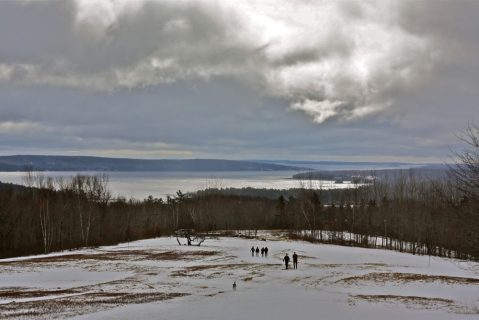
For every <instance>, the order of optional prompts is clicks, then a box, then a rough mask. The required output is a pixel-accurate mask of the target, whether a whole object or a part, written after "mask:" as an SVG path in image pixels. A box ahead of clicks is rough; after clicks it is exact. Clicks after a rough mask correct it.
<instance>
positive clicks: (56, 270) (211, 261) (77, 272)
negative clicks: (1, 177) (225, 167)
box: [0, 233, 479, 320]
mask: <svg viewBox="0 0 479 320" xmlns="http://www.w3.org/2000/svg"><path fill="white" fill-rule="evenodd" d="M262 235H264V233H262ZM267 239H268V240H267V241H258V240H248V239H240V238H219V239H207V240H206V241H205V242H204V244H203V245H202V246H201V247H187V246H181V247H180V246H178V244H177V243H176V239H175V238H157V239H150V240H142V241H136V242H132V243H130V244H121V245H118V246H112V247H102V248H98V249H96V250H91V249H89V250H80V251H78V252H76V254H82V255H83V254H85V255H89V256H87V257H86V258H85V259H74V257H72V253H71V252H69V253H63V254H55V255H52V256H51V257H52V258H54V259H53V260H52V261H51V262H49V261H48V259H46V257H48V256H45V255H43V256H40V257H41V260H40V261H42V262H38V263H35V259H34V258H33V257H26V258H23V259H10V260H0V271H1V274H0V318H2V317H1V315H4V316H5V317H6V318H7V319H9V318H12V319H13V318H15V317H16V316H19V315H20V314H21V310H24V311H28V310H33V312H35V310H36V311H37V313H36V314H35V313H33V315H28V314H27V315H23V316H24V317H25V318H27V319H30V318H31V319H42V318H44V319H49V318H67V317H73V318H75V319H185V320H186V319H195V320H200V319H292V318H293V319H294V318H295V317H299V316H301V317H309V318H312V317H314V318H315V319H352V318H354V319H388V320H393V319H406V318H410V319H434V320H441V319H448V320H449V319H475V318H479V264H478V263H474V262H469V261H460V260H452V259H443V258H435V257H432V258H431V259H429V257H427V256H414V255H411V254H404V253H398V252H393V251H386V250H373V249H362V248H351V247H341V246H332V245H322V244H310V243H306V242H298V241H287V240H278V237H274V236H271V235H270V236H267ZM253 245H254V246H255V247H256V246H258V247H260V248H261V247H263V246H268V248H269V256H268V257H267V258H265V257H261V255H260V256H259V257H256V256H254V257H252V256H251V252H250V248H251V246H253ZM293 251H296V252H297V253H298V254H299V255H300V260H299V268H298V270H284V265H283V264H282V261H281V259H282V257H283V256H284V254H285V253H286V252H288V253H289V254H290V256H291V254H292V253H293ZM92 254H94V255H98V256H91V255H92ZM62 255H64V256H65V257H66V258H65V259H64V260H62V259H61V257H62ZM78 257H81V256H78ZM352 277H353V278H352ZM234 281H236V283H237V286H238V287H237V290H236V291H233V290H232V284H233V282H234ZM53 289H56V290H59V289H71V290H72V292H60V291H59V292H52V293H51V294H44V292H43V291H45V290H53ZM35 290H37V291H38V290H43V291H41V293H42V294H39V295H38V296H35V295H29V293H31V292H34V291H35ZM6 292H10V293H6ZM12 292H19V293H25V292H26V293H27V294H26V295H25V296H16V297H14V296H13V295H14V294H13V293H12ZM154 293H157V294H158V293H183V294H188V295H185V296H179V297H169V298H171V299H160V298H158V297H156V298H155V297H151V298H149V300H148V299H147V300H143V301H140V300H141V299H140V300H135V299H136V298H134V297H132V296H128V297H126V296H125V297H123V296H122V297H123V298H124V300H121V301H116V300H115V302H111V303H104V302H102V303H99V301H103V300H102V299H113V298H112V297H113V296H114V295H115V294H116V295H118V296H121V295H123V294H125V295H127V294H128V295H139V294H145V295H146V294H151V295H152V294H154ZM95 294H98V296H96V295H95ZM103 295H106V296H107V297H104V296H103ZM110 295H111V297H110ZM123 298H122V299H123ZM47 299H52V300H54V301H57V300H58V299H60V300H58V301H60V302H61V303H62V307H61V308H57V307H51V308H49V307H45V305H40V303H42V302H45V301H46V300H47ZM62 299H63V300H62ZM68 299H74V302H75V303H72V304H71V306H69V303H68V302H69V301H70V300H68ZM82 299H83V300H82ZM13 300H14V301H15V303H14V304H15V305H14V306H15V308H13V307H12V303H13V302H12V301H13ZM65 301H66V302H65ZM85 301H86V302H87V303H83V302H85ZM140 302H144V303H140ZM36 303H38V305H37V304H36ZM82 303H83V304H82ZM41 308H44V309H42V311H41V312H40V311H38V310H40V309H41ZM45 308H46V309H45Z"/></svg>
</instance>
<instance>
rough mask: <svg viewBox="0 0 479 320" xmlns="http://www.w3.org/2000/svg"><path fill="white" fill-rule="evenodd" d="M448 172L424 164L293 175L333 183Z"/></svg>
mask: <svg viewBox="0 0 479 320" xmlns="http://www.w3.org/2000/svg"><path fill="white" fill-rule="evenodd" d="M448 170H449V167H448V165H446V164H425V165H417V166H413V167H409V168H404V167H399V168H391V169H370V170H318V171H309V172H300V173H297V174H294V175H293V177H292V178H293V179H297V180H335V181H354V180H357V181H363V180H364V178H368V177H369V178H379V179H384V178H395V177H399V176H400V175H404V174H406V175H414V176H415V177H417V178H422V179H436V178H442V177H445V176H446V175H447V172H448Z"/></svg>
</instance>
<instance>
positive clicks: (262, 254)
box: [261, 247, 264, 257]
mask: <svg viewBox="0 0 479 320" xmlns="http://www.w3.org/2000/svg"><path fill="white" fill-rule="evenodd" d="M261 256H262V257H264V248H263V247H261Z"/></svg>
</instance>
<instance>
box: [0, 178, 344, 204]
mask: <svg viewBox="0 0 479 320" xmlns="http://www.w3.org/2000/svg"><path fill="white" fill-rule="evenodd" d="M295 173H297V172H296V171H273V172H271V171H268V172H256V171H255V172H229V171H228V172H108V173H107V174H108V177H109V181H110V183H109V186H110V190H111V192H112V194H113V195H114V196H115V197H116V196H119V195H121V196H124V197H126V198H130V197H134V198H137V199H144V198H146V197H147V196H149V195H152V196H154V197H161V198H165V197H166V196H167V195H170V196H172V195H175V193H176V191H178V190H181V191H182V192H184V193H186V192H192V191H198V190H203V189H206V188H243V187H252V188H270V189H289V188H299V187H301V186H304V187H308V188H309V187H312V188H319V187H321V188H323V189H331V188H346V187H350V186H352V185H350V184H347V183H344V184H335V183H334V182H332V181H312V182H311V181H298V180H293V179H291V178H290V177H291V176H292V175H293V174H295ZM42 174H43V175H45V176H49V177H71V176H74V175H76V174H77V172H42ZM81 174H98V172H81ZM24 176H25V173H24V172H0V181H2V182H11V183H17V184H23V177H24Z"/></svg>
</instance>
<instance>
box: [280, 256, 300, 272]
mask: <svg viewBox="0 0 479 320" xmlns="http://www.w3.org/2000/svg"><path fill="white" fill-rule="evenodd" d="M289 261H290V258H289V255H288V254H287V253H286V255H285V256H284V258H283V262H284V266H285V267H286V270H288V266H289ZM293 269H298V255H297V254H296V252H294V253H293Z"/></svg>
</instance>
